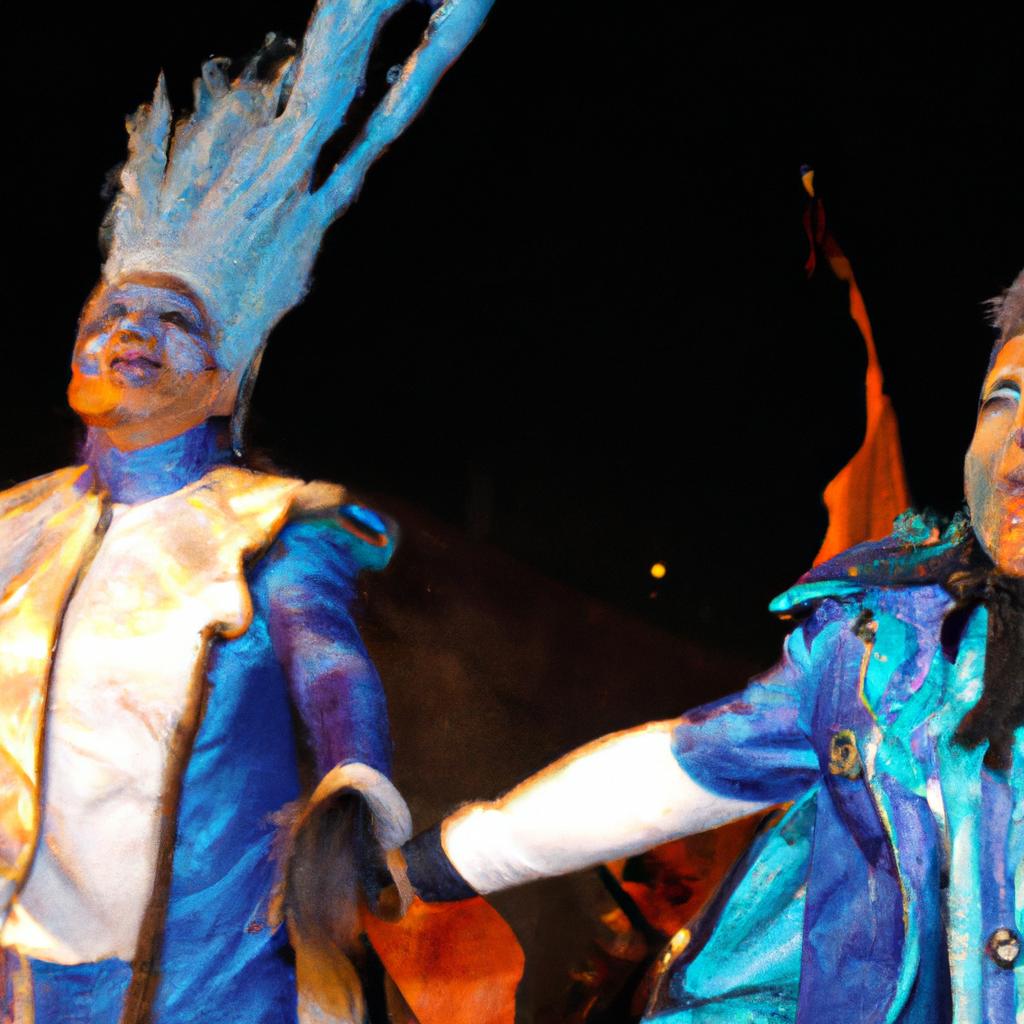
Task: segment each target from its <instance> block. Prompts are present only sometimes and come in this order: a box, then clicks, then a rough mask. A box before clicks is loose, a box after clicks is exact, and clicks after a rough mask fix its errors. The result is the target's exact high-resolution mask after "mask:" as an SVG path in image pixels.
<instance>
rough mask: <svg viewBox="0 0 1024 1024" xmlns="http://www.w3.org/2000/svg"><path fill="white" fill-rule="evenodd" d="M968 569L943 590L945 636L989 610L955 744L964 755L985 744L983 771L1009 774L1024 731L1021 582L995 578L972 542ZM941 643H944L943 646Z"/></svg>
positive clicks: (1023, 600)
mask: <svg viewBox="0 0 1024 1024" xmlns="http://www.w3.org/2000/svg"><path fill="white" fill-rule="evenodd" d="M970 545H971V552H970V555H969V561H970V563H971V565H970V567H969V568H961V569H958V570H957V571H955V572H953V573H952V575H951V576H950V578H949V580H948V581H947V589H948V590H949V591H950V592H951V593H953V595H954V596H955V597H956V598H957V603H956V605H955V606H954V607H953V609H952V611H951V612H950V613H949V615H948V616H947V620H946V626H945V628H944V634H945V633H946V632H947V630H949V629H952V630H956V631H959V629H960V628H962V625H963V623H964V622H965V621H966V618H967V615H968V614H969V613H970V612H971V611H972V610H973V609H974V608H976V607H977V606H978V605H979V604H983V605H985V607H986V608H987V609H988V613H989V618H988V639H987V643H986V647H985V676H984V684H983V688H982V693H981V698H980V699H979V700H978V703H977V704H975V705H974V707H973V708H971V710H970V711H968V712H967V714H966V715H964V717H963V719H962V720H961V721H960V724H959V726H957V730H956V733H955V734H954V737H953V738H954V740H955V741H956V742H957V743H958V744H959V745H960V746H962V747H964V748H965V749H967V750H974V749H975V748H977V747H979V746H981V744H982V743H985V742H987V743H988V749H987V750H986V751H985V759H984V762H985V765H986V766H987V767H989V768H991V769H993V770H995V771H1002V772H1005V771H1008V770H1009V769H1010V766H1011V764H1012V763H1013V740H1014V733H1015V732H1016V730H1017V729H1019V728H1020V727H1021V726H1022V725H1024V577H1018V576H1004V575H1002V574H1000V573H998V572H996V570H995V568H994V566H992V563H991V562H990V561H989V560H988V558H987V557H986V556H985V554H984V552H983V551H982V550H981V545H980V544H978V543H977V541H976V540H973V539H972V541H971V542H970ZM944 642H945V641H944Z"/></svg>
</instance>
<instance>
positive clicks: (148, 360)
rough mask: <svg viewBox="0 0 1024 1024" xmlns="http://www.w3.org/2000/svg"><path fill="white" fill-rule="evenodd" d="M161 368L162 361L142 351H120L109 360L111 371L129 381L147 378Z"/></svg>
mask: <svg viewBox="0 0 1024 1024" xmlns="http://www.w3.org/2000/svg"><path fill="white" fill-rule="evenodd" d="M162 368H163V363H161V362H160V361H159V360H157V359H153V358H152V357H151V356H147V355H146V354H145V353H143V352H122V353H121V354H120V355H116V356H114V358H113V359H111V361H110V369H111V371H112V372H113V373H116V374H117V375H118V376H119V377H122V378H124V379H125V380H127V381H131V382H142V381H144V380H148V379H149V378H151V377H153V376H155V374H156V372H157V371H158V370H160V369H162Z"/></svg>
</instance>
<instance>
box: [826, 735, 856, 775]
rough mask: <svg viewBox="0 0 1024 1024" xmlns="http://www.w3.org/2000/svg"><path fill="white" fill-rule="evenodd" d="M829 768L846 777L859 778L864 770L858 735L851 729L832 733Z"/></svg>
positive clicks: (834, 773)
mask: <svg viewBox="0 0 1024 1024" xmlns="http://www.w3.org/2000/svg"><path fill="white" fill-rule="evenodd" d="M828 770H829V771H830V772H831V773H832V774H833V775H841V776H842V777H843V778H844V779H859V778H860V777H861V774H862V772H863V766H862V765H861V761H860V753H859V751H858V750H857V737H856V736H855V735H854V733H853V731H852V730H851V729H840V730H839V732H836V733H833V734H832V741H831V743H830V744H829V748H828Z"/></svg>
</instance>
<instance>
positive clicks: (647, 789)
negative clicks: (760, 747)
mask: <svg viewBox="0 0 1024 1024" xmlns="http://www.w3.org/2000/svg"><path fill="white" fill-rule="evenodd" d="M679 725H680V722H679V720H672V721H667V722H652V723H650V724H649V725H644V726H640V727H639V728H636V729H630V730H627V731H625V732H619V733H614V734H613V735H611V736H605V737H603V738H602V739H599V740H596V741H595V742H593V743H589V744H587V745H586V746H585V747H581V748H580V749H579V750H576V751H574V752H573V753H571V754H569V755H567V756H566V757H564V758H562V759H561V760H560V761H556V762H555V763H554V764H552V765H551V766H550V767H548V768H546V769H545V770H544V771H542V772H540V773H538V774H537V775H535V776H533V777H532V778H530V779H528V780H527V781H525V782H523V783H521V784H520V785H519V786H516V788H515V789H513V790H512V791H511V792H510V793H508V794H507V795H506V796H504V797H502V798H501V799H500V800H495V801H493V802H491V803H480V804H470V805H469V806H467V807H464V808H462V809H461V810H460V811H458V812H456V813H455V814H453V815H452V816H451V817H450V818H448V819H447V820H446V821H445V822H444V824H443V826H442V829H441V835H440V839H441V843H442V845H443V848H444V850H445V852H446V854H447V856H448V859H449V860H450V861H451V863H452V865H453V866H454V868H455V869H456V870H457V871H458V873H459V874H460V875H461V876H462V878H463V879H465V881H466V882H467V883H468V884H469V885H470V886H471V887H472V888H473V889H474V890H476V892H479V893H490V892H495V891H497V890H500V889H506V888H509V887H510V886H514V885H520V884H521V883H523V882H529V881H532V880H534V879H537V878H545V877H549V876H551V875H561V874H565V873H566V872H569V871H576V870H578V869H580V868H585V867H589V866H591V865H593V864H599V863H601V862H602V861H606V860H615V859H618V858H620V857H628V856H631V855H633V854H636V853H640V852H641V851H643V850H647V849H650V848H651V847H652V846H657V845H659V844H661V843H664V842H667V841H668V840H670V839H676V838H678V837H680V836H683V835H689V834H690V833H693V832H703V831H705V830H706V829H710V828H714V827H715V826H717V825H721V824H723V823H724V822H726V821H731V820H733V819H735V818H739V817H743V816H744V815H746V814H752V813H753V812H755V811H758V810H761V809H762V808H764V807H767V806H769V804H770V801H749V800H736V799H733V798H730V797H723V796H719V795H717V794H715V793H711V792H709V791H708V790H706V789H704V788H703V787H702V786H701V785H699V784H698V783H697V782H695V781H694V780H693V779H692V778H691V777H690V776H689V775H688V774H687V773H686V772H685V771H683V770H682V769H681V768H680V766H679V762H678V761H677V760H676V757H675V755H674V753H673V749H672V747H673V742H672V741H673V733H674V732H675V730H676V729H677V728H678V727H679ZM414 884H415V879H414Z"/></svg>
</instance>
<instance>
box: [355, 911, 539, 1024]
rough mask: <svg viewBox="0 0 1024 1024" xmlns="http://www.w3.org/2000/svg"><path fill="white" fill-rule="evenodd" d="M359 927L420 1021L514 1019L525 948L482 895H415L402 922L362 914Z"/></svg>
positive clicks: (478, 1023) (461, 1023)
mask: <svg viewBox="0 0 1024 1024" xmlns="http://www.w3.org/2000/svg"><path fill="white" fill-rule="evenodd" d="M363 927H364V929H365V931H366V934H367V936H368V938H369V939H370V942H371V943H372V944H373V948H374V950H375V951H376V953H377V956H378V957H380V960H381V963H382V964H383V965H384V969H385V970H386V971H387V972H388V974H389V975H390V976H391V980H392V981H393V982H394V983H395V985H396V986H397V987H398V990H399V992H401V994H402V998H403V999H404V1000H405V1001H406V1003H408V1005H409V1008H410V1009H411V1010H412V1012H413V1014H415V1017H416V1020H417V1021H418V1024H514V1021H515V997H516V987H517V986H518V984H519V980H520V978H522V976H523V964H524V957H523V951H522V949H521V948H520V946H519V942H518V940H517V939H516V937H515V933H514V932H513V931H512V929H511V928H510V927H509V926H508V925H507V924H506V923H505V920H504V918H503V917H502V916H501V915H500V914H499V913H498V912H497V911H496V910H495V909H494V908H493V907H492V906H491V905H490V904H489V903H487V901H486V900H484V899H483V898H481V897H479V896H478V897H476V898H475V899H470V900H461V901H459V902H457V903H424V902H423V901H422V900H420V899H414V900H413V902H412V905H411V906H410V907H409V910H408V912H407V913H406V915H405V917H403V918H402V919H401V920H400V921H394V922H389V921H382V920H380V919H379V918H377V917H374V916H373V914H370V913H366V914H365V915H364V918H363Z"/></svg>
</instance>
